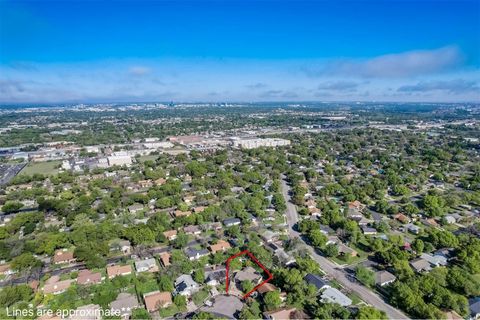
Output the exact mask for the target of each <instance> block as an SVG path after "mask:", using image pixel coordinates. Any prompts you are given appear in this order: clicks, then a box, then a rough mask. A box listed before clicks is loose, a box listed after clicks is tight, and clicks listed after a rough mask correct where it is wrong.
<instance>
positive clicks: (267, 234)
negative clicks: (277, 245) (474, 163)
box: [260, 230, 279, 243]
mask: <svg viewBox="0 0 480 320" xmlns="http://www.w3.org/2000/svg"><path fill="white" fill-rule="evenodd" d="M278 236H279V235H278V233H277V232H273V231H271V230H264V231H262V232H261V233H260V238H262V239H263V240H264V241H265V242H267V243H270V242H273V241H276V240H278Z"/></svg>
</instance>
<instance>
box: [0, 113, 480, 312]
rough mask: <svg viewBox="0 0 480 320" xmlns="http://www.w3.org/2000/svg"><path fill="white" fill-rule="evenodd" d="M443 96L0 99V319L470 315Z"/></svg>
mask: <svg viewBox="0 0 480 320" xmlns="http://www.w3.org/2000/svg"><path fill="white" fill-rule="evenodd" d="M455 107H456V108H458V110H462V112H463V113H460V112H458V113H454V114H448V113H447V112H446V111H445V115H444V116H442V117H443V118H442V120H436V119H437V118H438V112H439V111H438V110H444V109H442V108H440V109H436V108H434V109H432V110H433V111H431V112H432V114H433V115H432V114H422V115H416V114H413V115H408V117H407V116H406V115H404V114H399V113H396V112H393V111H389V109H382V110H384V111H383V112H384V113H387V114H388V116H389V119H390V120H388V121H381V120H379V119H384V118H386V117H385V115H384V114H381V115H379V114H377V113H376V112H377V111H375V110H372V109H369V106H361V107H358V108H359V109H355V108H351V109H348V111H345V110H347V109H345V108H343V107H342V108H340V109H334V110H330V111H325V110H324V109H322V108H319V109H316V108H314V107H312V106H305V107H304V108H301V109H299V108H298V107H296V106H295V107H292V106H279V107H271V106H263V108H264V111H263V112H261V113H260V112H258V108H256V109H251V108H249V107H248V106H237V107H232V108H231V109H229V108H227V107H224V106H222V107H220V106H183V105H179V106H175V107H172V106H165V105H145V106H120V107H118V106H117V107H114V106H107V105H100V106H96V107H95V108H93V106H92V107H90V106H75V107H72V110H71V115H67V114H61V115H58V114H57V112H55V110H52V109H49V108H46V109H42V108H39V109H26V111H25V112H22V113H21V116H20V115H19V113H16V112H15V111H12V110H10V111H2V112H4V113H3V114H4V115H5V117H4V120H1V121H0V125H1V127H2V128H1V134H0V144H1V146H2V149H1V151H0V153H1V154H0V155H1V164H0V165H1V166H2V167H1V169H2V171H1V172H0V173H1V174H2V175H3V177H2V185H1V193H0V204H1V211H2V212H1V215H0V260H1V261H2V263H1V264H0V286H1V289H0V304H1V306H3V307H5V308H3V309H2V310H1V311H0V312H1V313H0V318H12V319H13V318H17V319H34V318H39V319H45V320H46V319H67V318H68V319H100V318H104V319H107V318H108V319H159V318H193V319H211V318H222V319H227V318H228V319H259V318H262V319H331V318H336V319H351V318H355V319H387V318H390V319H408V318H429V319H441V318H445V319H478V318H479V317H480V166H479V163H480V161H479V160H480V153H479V151H480V148H479V143H478V139H479V137H480V130H479V129H480V122H478V120H476V118H478V110H479V109H478V106H476V107H475V106H474V107H472V106H464V105H458V106H455ZM379 108H380V107H379ZM451 109H452V107H451V106H449V109H448V110H451ZM112 110H113V111H112ZM253 110H255V112H254V111H253ZM464 113H468V115H469V116H465V117H463V116H458V115H459V114H460V115H461V114H464ZM7 115H8V117H7ZM26 115H29V116H26ZM135 117H136V120H131V119H133V118H135ZM75 119H78V121H74V120H75ZM252 119H253V120H254V122H252ZM46 122H48V123H49V125H46ZM254 123H255V125H254ZM43 128H46V129H43ZM244 250H248V251H249V252H250V253H251V254H252V255H253V256H254V257H255V258H256V259H258V261H259V262H261V264H262V265H263V266H264V267H265V268H266V269H268V270H269V272H271V273H272V276H273V278H272V279H271V280H270V279H269V281H267V282H266V283H264V281H265V280H266V279H267V278H268V276H267V274H266V273H265V271H264V270H263V269H262V268H260V267H259V265H258V264H257V263H255V261H253V260H252V259H249V257H248V256H239V257H238V258H236V259H234V260H232V261H231V262H230V270H229V272H228V277H229V278H228V281H229V287H228V292H227V290H226V289H227V288H226V285H227V284H226V281H227V269H226V268H227V265H226V261H227V259H228V258H229V257H231V256H233V255H235V254H237V253H239V252H241V251H244ZM252 290H253V291H252ZM249 292H252V293H251V294H250V295H248V297H245V295H246V293H249ZM7 308H8V309H7Z"/></svg>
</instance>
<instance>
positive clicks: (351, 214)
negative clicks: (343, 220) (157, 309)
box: [347, 208, 363, 221]
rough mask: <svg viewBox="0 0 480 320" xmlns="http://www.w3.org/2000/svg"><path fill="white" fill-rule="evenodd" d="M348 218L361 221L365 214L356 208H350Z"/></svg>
mask: <svg viewBox="0 0 480 320" xmlns="http://www.w3.org/2000/svg"><path fill="white" fill-rule="evenodd" d="M347 218H348V219H351V220H356V221H360V219H362V218H363V214H362V213H361V212H360V211H359V210H357V209H355V208H348V212H347Z"/></svg>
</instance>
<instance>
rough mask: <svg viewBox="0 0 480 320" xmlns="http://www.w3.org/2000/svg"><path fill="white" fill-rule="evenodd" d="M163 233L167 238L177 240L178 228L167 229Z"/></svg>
mask: <svg viewBox="0 0 480 320" xmlns="http://www.w3.org/2000/svg"><path fill="white" fill-rule="evenodd" d="M163 235H164V236H165V238H167V239H168V240H170V241H172V240H175V239H176V238H177V230H168V231H165V232H164V233H163Z"/></svg>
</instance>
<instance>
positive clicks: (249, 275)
mask: <svg viewBox="0 0 480 320" xmlns="http://www.w3.org/2000/svg"><path fill="white" fill-rule="evenodd" d="M261 279H262V276H261V275H260V274H259V273H258V272H257V271H256V270H255V269H254V268H252V267H246V268H244V269H242V270H240V271H237V273H235V277H234V280H235V283H236V284H237V285H241V283H242V282H243V281H251V282H252V283H253V284H258V283H259V282H260V280H261Z"/></svg>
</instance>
